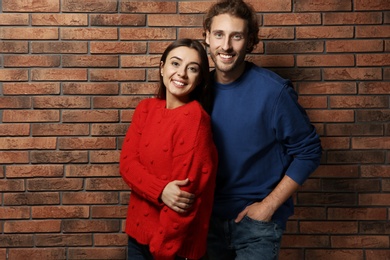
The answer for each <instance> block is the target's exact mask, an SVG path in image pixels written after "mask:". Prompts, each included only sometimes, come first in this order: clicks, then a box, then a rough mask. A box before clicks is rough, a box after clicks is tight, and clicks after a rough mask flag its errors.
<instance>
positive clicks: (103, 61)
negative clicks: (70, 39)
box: [62, 55, 119, 67]
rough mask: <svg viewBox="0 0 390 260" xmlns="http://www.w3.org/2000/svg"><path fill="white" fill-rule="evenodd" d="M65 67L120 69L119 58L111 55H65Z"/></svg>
mask: <svg viewBox="0 0 390 260" xmlns="http://www.w3.org/2000/svg"><path fill="white" fill-rule="evenodd" d="M62 66H63V67H119V57H118V56H117V55H115V56H109V55H64V56H63V57H62Z"/></svg>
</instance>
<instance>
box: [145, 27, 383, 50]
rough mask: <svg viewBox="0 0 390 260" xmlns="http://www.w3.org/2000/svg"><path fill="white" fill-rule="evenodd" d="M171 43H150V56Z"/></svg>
mask: <svg viewBox="0 0 390 260" xmlns="http://www.w3.org/2000/svg"><path fill="white" fill-rule="evenodd" d="M199 33H200V35H198V37H201V35H202V33H201V30H199ZM180 37H182V38H185V36H183V35H180ZM171 43H172V41H158V42H150V43H149V44H148V52H149V53H150V54H155V53H159V54H162V53H163V52H164V50H165V49H166V48H167V47H168V45H169V44H171ZM389 45H390V44H389Z"/></svg>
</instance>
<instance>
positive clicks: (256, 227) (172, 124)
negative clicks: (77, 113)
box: [120, 0, 321, 260]
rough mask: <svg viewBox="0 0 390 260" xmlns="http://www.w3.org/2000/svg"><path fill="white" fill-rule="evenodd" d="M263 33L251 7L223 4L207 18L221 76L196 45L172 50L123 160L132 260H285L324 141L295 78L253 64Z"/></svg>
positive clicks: (140, 109) (227, 0) (232, 1)
mask: <svg viewBox="0 0 390 260" xmlns="http://www.w3.org/2000/svg"><path fill="white" fill-rule="evenodd" d="M258 30H259V27H258V23H257V18H256V14H255V12H254V11H253V9H252V8H251V7H250V6H249V5H248V4H246V3H244V2H243V1H242V0H224V1H219V2H218V3H216V4H214V5H213V6H211V8H210V9H209V11H208V12H207V14H206V17H205V20H204V37H205V44H206V45H207V47H208V49H209V53H210V56H211V58H212V60H213V62H214V64H215V70H213V71H212V72H211V73H210V72H209V63H208V58H207V53H206V51H205V50H204V47H203V46H202V45H201V44H200V43H199V42H198V41H196V40H190V39H180V40H177V41H175V42H174V43H172V44H171V45H170V46H168V48H167V49H166V50H165V52H164V53H163V55H162V57H161V63H160V73H161V76H160V88H159V91H158V94H157V97H156V98H150V99H146V100H143V101H141V102H140V104H139V105H138V106H137V108H136V110H135V113H134V116H133V120H132V123H131V126H130V128H129V130H128V132H127V134H126V137H125V140H124V143H123V147H122V152H121V157H120V173H121V175H122V177H123V179H124V181H125V182H126V183H127V184H128V185H129V186H130V188H131V198H130V203H129V208H128V215H127V222H126V233H127V234H128V235H129V244H128V259H130V260H138V259H140V260H141V259H142V260H143V259H156V260H164V259H167V260H168V259H211V260H230V259H240V260H259V259H265V260H268V259H277V257H278V253H279V248H280V241H281V237H282V233H283V230H284V229H285V226H286V222H287V219H288V218H289V216H291V215H292V214H293V201H292V199H291V196H292V194H293V193H294V192H295V191H296V190H297V188H298V187H299V185H301V184H302V183H303V182H304V181H305V180H306V179H307V178H308V176H309V175H310V174H311V173H312V172H313V171H314V170H315V169H316V168H317V167H318V165H319V162H320V157H321V144H320V140H319V137H318V135H317V134H316V130H315V128H314V127H313V126H312V125H311V124H310V121H309V119H308V117H307V115H306V113H305V111H304V110H303V108H302V107H301V106H300V105H299V104H298V102H297V94H296V92H295V91H294V90H293V87H292V85H291V82H290V81H288V80H285V79H282V78H281V77H279V76H278V75H276V74H275V73H273V72H271V71H269V70H266V69H263V68H260V67H258V66H256V65H254V64H252V63H250V62H247V61H245V56H246V54H247V53H250V52H251V51H252V50H253V48H254V47H255V45H256V44H257V43H258V42H259V39H258ZM214 144H215V145H214ZM217 151H218V152H217Z"/></svg>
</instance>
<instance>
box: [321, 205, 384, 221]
mask: <svg viewBox="0 0 390 260" xmlns="http://www.w3.org/2000/svg"><path fill="white" fill-rule="evenodd" d="M386 218H387V211H386V209H384V208H362V207H359V208H329V209H328V219H329V220H386Z"/></svg>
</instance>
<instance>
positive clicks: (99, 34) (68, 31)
mask: <svg viewBox="0 0 390 260" xmlns="http://www.w3.org/2000/svg"><path fill="white" fill-rule="evenodd" d="M61 39H63V40H117V39H118V31H117V29H116V28H61Z"/></svg>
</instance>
